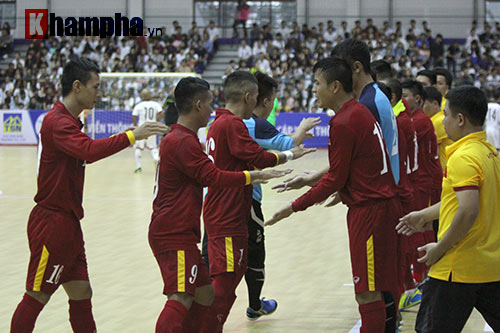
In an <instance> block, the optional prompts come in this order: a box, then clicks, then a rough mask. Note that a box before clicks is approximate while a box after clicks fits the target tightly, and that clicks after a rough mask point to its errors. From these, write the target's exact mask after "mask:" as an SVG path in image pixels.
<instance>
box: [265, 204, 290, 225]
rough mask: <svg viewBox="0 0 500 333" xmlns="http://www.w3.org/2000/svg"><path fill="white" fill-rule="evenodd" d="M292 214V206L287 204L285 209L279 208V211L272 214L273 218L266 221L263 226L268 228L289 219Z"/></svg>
mask: <svg viewBox="0 0 500 333" xmlns="http://www.w3.org/2000/svg"><path fill="white" fill-rule="evenodd" d="M292 214H293V209H292V204H288V205H286V206H285V207H283V208H281V209H280V210H279V211H277V212H276V213H274V215H273V217H272V218H271V219H269V220H267V221H266V222H265V223H264V225H265V226H269V225H273V224H276V223H278V222H279V221H281V220H283V219H285V218H287V217H289V216H290V215H292Z"/></svg>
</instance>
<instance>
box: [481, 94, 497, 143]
mask: <svg viewBox="0 0 500 333" xmlns="http://www.w3.org/2000/svg"><path fill="white" fill-rule="evenodd" d="M497 101H498V99H497ZM484 129H485V130H486V138H487V139H488V141H489V142H490V143H491V144H492V145H493V146H494V147H495V148H496V149H497V150H498V151H500V104H499V103H498V102H491V103H488V113H487V114H486V119H485V121H484Z"/></svg>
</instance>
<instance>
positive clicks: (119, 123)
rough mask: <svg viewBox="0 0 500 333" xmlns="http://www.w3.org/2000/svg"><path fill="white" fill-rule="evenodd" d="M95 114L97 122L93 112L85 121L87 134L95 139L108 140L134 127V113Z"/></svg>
mask: <svg viewBox="0 0 500 333" xmlns="http://www.w3.org/2000/svg"><path fill="white" fill-rule="evenodd" d="M94 114H95V122H94V119H92V113H91V112H89V113H88V115H87V117H86V120H85V123H86V133H87V134H88V135H89V136H90V137H91V138H92V137H93V138H94V139H103V138H108V137H110V136H112V135H113V134H116V133H120V132H124V131H125V130H126V129H127V128H129V127H131V126H133V124H132V111H108V110H95V111H94ZM93 134H95V136H94V135H93Z"/></svg>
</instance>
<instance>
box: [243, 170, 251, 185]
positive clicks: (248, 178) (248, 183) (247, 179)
mask: <svg viewBox="0 0 500 333" xmlns="http://www.w3.org/2000/svg"><path fill="white" fill-rule="evenodd" d="M243 173H244V174H245V185H250V183H251V182H252V177H251V176H250V172H248V171H246V170H245V171H243Z"/></svg>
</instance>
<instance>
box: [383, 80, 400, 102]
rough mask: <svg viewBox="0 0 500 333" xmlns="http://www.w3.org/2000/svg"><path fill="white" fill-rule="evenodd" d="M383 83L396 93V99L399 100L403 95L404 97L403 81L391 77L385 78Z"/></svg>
mask: <svg viewBox="0 0 500 333" xmlns="http://www.w3.org/2000/svg"><path fill="white" fill-rule="evenodd" d="M383 83H384V84H385V85H386V86H387V87H389V88H390V89H391V93H393V94H394V95H396V101H399V100H400V99H401V97H403V88H401V82H399V80H398V79H394V78H389V79H386V80H384V82H383ZM377 84H379V82H377ZM391 97H392V96H391ZM391 99H392V98H389V100H391Z"/></svg>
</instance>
